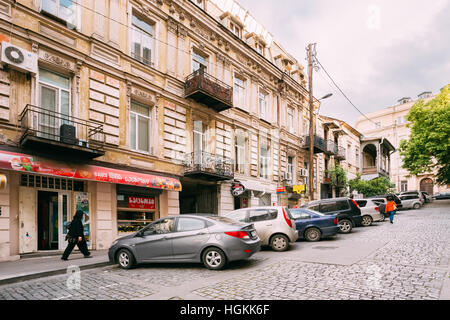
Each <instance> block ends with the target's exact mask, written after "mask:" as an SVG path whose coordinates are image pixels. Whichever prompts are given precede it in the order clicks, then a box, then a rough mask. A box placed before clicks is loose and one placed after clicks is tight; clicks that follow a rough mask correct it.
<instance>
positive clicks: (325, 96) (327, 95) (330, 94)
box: [317, 93, 333, 101]
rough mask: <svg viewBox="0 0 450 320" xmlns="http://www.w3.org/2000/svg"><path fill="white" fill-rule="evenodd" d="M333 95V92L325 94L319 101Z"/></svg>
mask: <svg viewBox="0 0 450 320" xmlns="http://www.w3.org/2000/svg"><path fill="white" fill-rule="evenodd" d="M332 95H333V94H332V93H329V94H326V95H324V96H323V97H322V98H320V99H319V100H317V101H320V100H324V99H326V98H329V97H331V96H332Z"/></svg>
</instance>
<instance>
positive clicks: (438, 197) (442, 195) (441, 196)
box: [433, 192, 450, 200]
mask: <svg viewBox="0 0 450 320" xmlns="http://www.w3.org/2000/svg"><path fill="white" fill-rule="evenodd" d="M433 198H434V199H436V200H441V199H450V192H441V193H437V194H436V195H434V196H433Z"/></svg>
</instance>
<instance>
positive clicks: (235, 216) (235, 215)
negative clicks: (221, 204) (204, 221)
mask: <svg viewBox="0 0 450 320" xmlns="http://www.w3.org/2000/svg"><path fill="white" fill-rule="evenodd" d="M246 217H247V211H246V210H242V211H236V212H232V213H230V214H229V215H227V218H229V219H232V220H234V221H239V222H245V220H246Z"/></svg>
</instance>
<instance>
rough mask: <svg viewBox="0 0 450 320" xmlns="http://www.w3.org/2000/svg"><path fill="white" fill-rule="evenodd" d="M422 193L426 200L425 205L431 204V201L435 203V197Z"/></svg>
mask: <svg viewBox="0 0 450 320" xmlns="http://www.w3.org/2000/svg"><path fill="white" fill-rule="evenodd" d="M420 192H421V193H422V195H423V197H424V198H425V203H430V202H431V201H433V197H432V196H430V195H429V194H428V192H425V191H420Z"/></svg>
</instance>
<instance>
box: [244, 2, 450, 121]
mask: <svg viewBox="0 0 450 320" xmlns="http://www.w3.org/2000/svg"><path fill="white" fill-rule="evenodd" d="M238 2H239V3H240V4H241V5H242V6H243V7H245V8H246V9H248V10H249V12H250V14H251V15H252V16H253V17H254V18H255V19H256V20H257V21H258V22H260V23H262V24H263V25H264V26H265V27H266V28H267V29H268V30H269V32H271V33H272V35H273V36H274V40H275V41H277V42H278V43H280V44H281V46H282V47H283V48H284V49H285V50H287V51H288V52H289V53H290V54H291V55H292V56H294V57H295V58H296V59H297V61H299V62H300V63H301V64H303V66H304V67H305V70H307V69H306V68H307V61H306V60H305V59H306V47H307V45H308V44H309V43H316V44H317V45H316V51H317V58H318V59H319V61H320V63H321V64H322V65H323V67H324V68H325V69H326V71H327V72H328V73H329V74H330V75H331V77H332V78H333V79H334V81H335V82H336V83H337V85H338V86H339V87H340V88H341V89H342V91H343V92H344V93H345V94H346V95H347V97H348V98H350V100H351V101H352V102H353V104H354V105H355V106H356V107H357V108H358V109H360V110H361V111H362V112H363V113H369V112H373V111H376V110H380V109H383V108H386V107H389V106H393V105H394V104H396V103H397V100H398V99H400V98H402V97H411V98H413V99H417V95H418V94H420V93H422V92H424V91H431V92H433V93H439V90H440V89H441V88H442V87H444V86H445V85H446V84H449V83H450V35H449V30H450V0H433V1H423V0H395V1H392V0H370V1H368V0H358V1H356V0H338V1H337V0H238ZM313 92H314V96H315V97H316V98H321V97H323V96H324V95H325V94H328V93H333V96H332V97H330V98H328V99H326V100H323V101H322V105H321V108H320V114H321V115H326V116H330V117H334V118H338V119H341V120H344V121H346V122H347V123H348V124H350V125H352V126H354V125H355V123H356V120H357V118H358V117H360V116H361V114H360V113H359V112H358V111H357V110H356V109H355V108H354V107H353V106H352V105H351V104H350V103H349V102H348V101H347V100H346V99H345V98H344V97H343V96H342V95H341V94H340V93H339V91H338V89H336V88H335V87H334V86H333V85H332V82H331V80H329V78H328V77H327V76H326V74H325V72H324V71H323V70H318V71H317V72H316V71H314V73H313Z"/></svg>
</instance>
